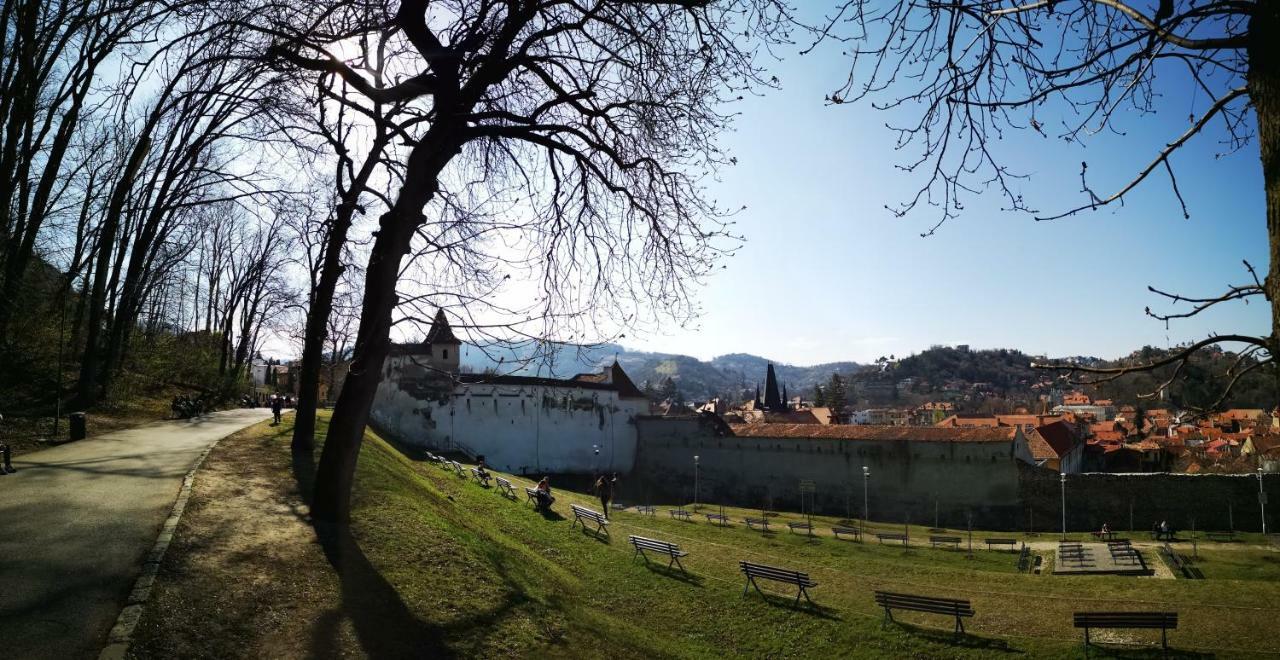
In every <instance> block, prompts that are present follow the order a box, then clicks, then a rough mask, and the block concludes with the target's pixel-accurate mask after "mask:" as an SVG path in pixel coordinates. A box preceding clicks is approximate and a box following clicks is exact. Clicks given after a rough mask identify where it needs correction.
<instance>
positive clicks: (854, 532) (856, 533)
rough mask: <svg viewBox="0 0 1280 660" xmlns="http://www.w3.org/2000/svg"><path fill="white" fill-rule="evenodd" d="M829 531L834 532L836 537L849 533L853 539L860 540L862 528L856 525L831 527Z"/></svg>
mask: <svg viewBox="0 0 1280 660" xmlns="http://www.w3.org/2000/svg"><path fill="white" fill-rule="evenodd" d="M831 533H832V534H835V536H836V538H840V535H841V534H849V535H850V536H852V537H853V540H855V541H861V540H862V530H860V529H858V528H857V527H832V528H831Z"/></svg>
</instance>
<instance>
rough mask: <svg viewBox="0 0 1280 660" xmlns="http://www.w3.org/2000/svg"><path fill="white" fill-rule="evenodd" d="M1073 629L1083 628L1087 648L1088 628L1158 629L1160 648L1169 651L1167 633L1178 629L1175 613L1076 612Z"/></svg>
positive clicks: (1176, 614) (1086, 647)
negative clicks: (1172, 629)
mask: <svg viewBox="0 0 1280 660" xmlns="http://www.w3.org/2000/svg"><path fill="white" fill-rule="evenodd" d="M1074 619H1075V627H1077V628H1084V646H1085V649H1086V651H1087V650H1088V648H1089V629H1090V628H1104V629H1116V628H1126V629H1128V628H1146V629H1150V630H1154V629H1156V628H1159V629H1160V646H1161V647H1162V648H1164V649H1165V650H1166V651H1167V650H1168V649H1169V638H1168V631H1169V630H1170V629H1171V628H1177V627H1178V613H1177V612H1076V613H1075V614H1074Z"/></svg>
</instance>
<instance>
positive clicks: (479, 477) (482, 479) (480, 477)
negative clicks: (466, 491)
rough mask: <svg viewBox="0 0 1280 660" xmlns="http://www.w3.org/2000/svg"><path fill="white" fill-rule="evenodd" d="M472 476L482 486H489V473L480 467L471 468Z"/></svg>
mask: <svg viewBox="0 0 1280 660" xmlns="http://www.w3.org/2000/svg"><path fill="white" fill-rule="evenodd" d="M471 478H472V479H475V480H476V483H478V484H480V485H481V486H484V487H485V488H488V487H489V475H487V474H485V473H483V472H481V471H480V470H479V469H478V468H471Z"/></svg>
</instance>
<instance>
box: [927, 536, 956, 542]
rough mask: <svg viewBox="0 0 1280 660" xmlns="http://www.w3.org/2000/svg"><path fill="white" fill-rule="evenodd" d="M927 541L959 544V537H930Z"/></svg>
mask: <svg viewBox="0 0 1280 660" xmlns="http://www.w3.org/2000/svg"><path fill="white" fill-rule="evenodd" d="M929 540H930V541H936V542H938V543H959V542H960V537H959V536H930V537H929Z"/></svg>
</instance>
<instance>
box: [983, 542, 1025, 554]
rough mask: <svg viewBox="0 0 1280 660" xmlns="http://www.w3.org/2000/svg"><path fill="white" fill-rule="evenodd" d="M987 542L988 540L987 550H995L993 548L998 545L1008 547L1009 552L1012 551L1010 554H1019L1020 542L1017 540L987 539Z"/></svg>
mask: <svg viewBox="0 0 1280 660" xmlns="http://www.w3.org/2000/svg"><path fill="white" fill-rule="evenodd" d="M985 540H986V542H987V549H988V550H994V549H995V548H994V547H993V546H997V545H1007V546H1009V551H1010V552H1017V551H1018V540H1017V539H985Z"/></svg>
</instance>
